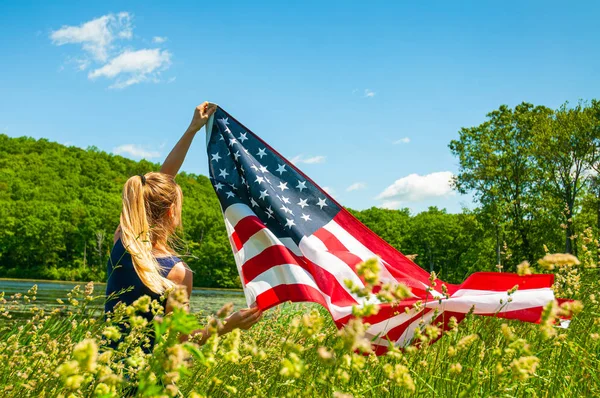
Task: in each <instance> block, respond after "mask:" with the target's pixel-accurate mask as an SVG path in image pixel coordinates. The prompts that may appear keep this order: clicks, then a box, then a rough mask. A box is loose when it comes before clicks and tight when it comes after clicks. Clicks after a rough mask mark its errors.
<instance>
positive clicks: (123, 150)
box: [113, 144, 161, 159]
mask: <svg viewBox="0 0 600 398" xmlns="http://www.w3.org/2000/svg"><path fill="white" fill-rule="evenodd" d="M113 153H115V154H117V155H130V156H133V157H134V158H140V159H152V158H158V157H160V156H161V155H160V152H158V151H152V150H148V149H145V148H142V147H141V146H140V145H136V144H125V145H120V146H118V147H116V148H114V149H113Z"/></svg>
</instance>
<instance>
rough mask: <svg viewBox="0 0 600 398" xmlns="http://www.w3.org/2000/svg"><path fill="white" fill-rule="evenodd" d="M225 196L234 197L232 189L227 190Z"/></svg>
mask: <svg viewBox="0 0 600 398" xmlns="http://www.w3.org/2000/svg"><path fill="white" fill-rule="evenodd" d="M227 198H235V194H234V193H233V192H232V191H229V192H227Z"/></svg>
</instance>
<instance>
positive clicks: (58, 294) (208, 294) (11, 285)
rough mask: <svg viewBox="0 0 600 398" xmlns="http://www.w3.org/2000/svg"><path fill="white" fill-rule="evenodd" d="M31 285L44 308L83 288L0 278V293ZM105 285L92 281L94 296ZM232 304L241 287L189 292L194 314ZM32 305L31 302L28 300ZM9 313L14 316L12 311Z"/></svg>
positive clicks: (239, 300) (240, 304)
mask: <svg viewBox="0 0 600 398" xmlns="http://www.w3.org/2000/svg"><path fill="white" fill-rule="evenodd" d="M33 285H37V286H38V292H37V299H36V301H35V305H37V306H38V307H44V308H45V309H47V310H52V309H53V308H55V307H59V306H60V307H62V306H63V305H62V304H59V303H58V302H57V301H56V300H57V299H61V300H64V301H65V302H66V301H67V293H68V292H69V291H71V289H73V288H74V287H75V286H76V285H80V286H81V291H83V290H84V286H85V285H86V283H85V282H62V281H61V282H57V281H56V282H55V281H36V280H30V279H27V280H21V279H0V292H4V293H5V297H6V299H7V300H8V299H9V297H10V296H11V295H13V294H15V293H22V294H27V290H29V289H30V288H31V287H32V286H33ZM105 288H106V285H105V284H103V283H94V296H97V295H100V294H103V293H104V290H105ZM227 303H233V304H234V306H235V307H234V308H235V309H240V308H245V307H246V299H245V298H244V293H243V292H242V291H241V290H227V289H205V288H194V290H193V291H192V298H191V308H192V311H193V312H194V313H201V314H202V315H204V316H205V315H210V314H214V313H215V312H216V311H218V310H219V309H220V308H221V307H222V306H223V305H224V304H227ZM32 304H33V303H32ZM93 306H95V307H97V308H98V310H99V312H100V310H101V309H102V308H103V307H102V306H103V300H94V302H93ZM11 313H12V314H14V315H16V314H15V313H14V311H11Z"/></svg>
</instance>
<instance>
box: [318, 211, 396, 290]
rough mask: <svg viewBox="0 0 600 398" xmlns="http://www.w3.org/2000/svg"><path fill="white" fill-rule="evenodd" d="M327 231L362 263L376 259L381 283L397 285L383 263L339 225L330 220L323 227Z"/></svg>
mask: <svg viewBox="0 0 600 398" xmlns="http://www.w3.org/2000/svg"><path fill="white" fill-rule="evenodd" d="M323 228H324V229H326V230H327V231H329V232H331V234H332V235H334V236H335V237H336V238H337V239H338V240H339V241H340V242H341V243H342V245H344V246H345V247H346V249H348V251H349V252H350V253H352V254H354V255H355V256H357V257H359V258H360V259H361V260H363V261H367V260H370V259H372V258H377V259H378V260H379V265H380V267H379V268H380V275H379V278H380V279H381V281H382V282H384V283H386V282H392V283H398V281H397V280H396V278H394V277H393V276H392V274H391V273H390V271H388V269H387V268H386V266H385V265H384V261H383V260H382V259H381V258H380V257H379V256H377V255H376V254H375V253H373V252H372V251H371V250H369V249H368V248H367V247H366V246H365V245H363V244H362V243H360V242H359V241H358V240H357V239H356V238H355V237H354V236H352V235H351V234H350V233H349V232H348V231H346V230H345V229H344V228H343V227H342V226H341V225H339V224H338V223H336V222H335V221H333V220H331V221H330V222H328V223H327V224H326V225H325V226H324V227H323Z"/></svg>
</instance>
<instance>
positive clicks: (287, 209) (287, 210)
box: [281, 205, 294, 216]
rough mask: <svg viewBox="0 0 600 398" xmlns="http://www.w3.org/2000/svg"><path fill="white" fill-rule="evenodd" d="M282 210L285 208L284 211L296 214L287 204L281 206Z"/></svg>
mask: <svg viewBox="0 0 600 398" xmlns="http://www.w3.org/2000/svg"><path fill="white" fill-rule="evenodd" d="M281 210H283V212H284V213H290V214H291V215H292V216H293V215H294V213H293V212H292V209H290V208H288V207H286V206H285V205H283V206H281Z"/></svg>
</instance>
